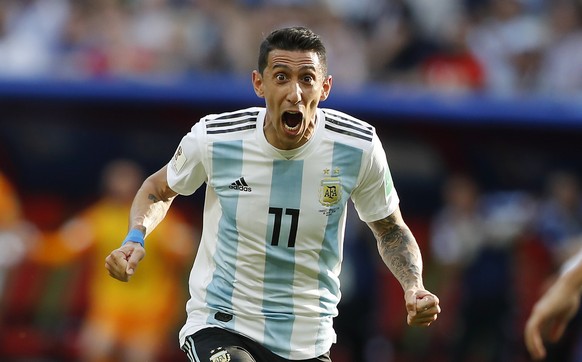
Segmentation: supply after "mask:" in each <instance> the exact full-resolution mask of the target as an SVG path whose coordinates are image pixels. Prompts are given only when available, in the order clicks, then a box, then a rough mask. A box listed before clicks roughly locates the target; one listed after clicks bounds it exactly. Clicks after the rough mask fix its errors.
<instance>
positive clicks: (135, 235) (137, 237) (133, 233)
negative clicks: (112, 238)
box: [121, 228, 145, 248]
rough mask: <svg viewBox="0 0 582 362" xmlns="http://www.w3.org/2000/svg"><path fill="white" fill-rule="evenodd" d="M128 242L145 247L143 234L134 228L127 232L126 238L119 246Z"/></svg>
mask: <svg viewBox="0 0 582 362" xmlns="http://www.w3.org/2000/svg"><path fill="white" fill-rule="evenodd" d="M129 242H133V243H138V244H140V245H141V247H142V248H144V247H145V233H144V232H143V231H142V230H139V229H135V228H132V229H130V230H129V232H128V233H127V236H126V237H125V239H124V240H123V243H121V246H123V245H125V244H127V243H129Z"/></svg>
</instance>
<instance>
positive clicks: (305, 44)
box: [258, 26, 327, 74]
mask: <svg viewBox="0 0 582 362" xmlns="http://www.w3.org/2000/svg"><path fill="white" fill-rule="evenodd" d="M275 49H279V50H289V51H305V52H309V51H313V52H315V53H316V54H317V56H318V57H319V60H320V62H321V65H322V66H323V73H324V74H327V56H326V50H325V46H324V45H323V42H322V41H321V38H320V37H319V35H317V34H315V33H314V32H313V31H311V30H310V29H308V28H305V27H302V26H296V27H290V28H282V29H277V30H274V31H273V32H271V34H269V35H268V36H267V37H266V38H265V40H263V42H262V43H261V46H260V48H259V64H258V66H259V72H260V73H261V74H263V71H264V70H265V68H266V67H267V63H268V57H269V53H270V52H271V51H272V50H275Z"/></svg>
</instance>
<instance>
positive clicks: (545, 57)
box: [0, 0, 582, 362]
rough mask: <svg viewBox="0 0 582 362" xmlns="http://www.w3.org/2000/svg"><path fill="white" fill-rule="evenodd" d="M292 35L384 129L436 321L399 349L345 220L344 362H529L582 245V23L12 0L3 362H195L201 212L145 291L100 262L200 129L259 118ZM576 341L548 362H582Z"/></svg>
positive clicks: (416, 11) (244, 0)
mask: <svg viewBox="0 0 582 362" xmlns="http://www.w3.org/2000/svg"><path fill="white" fill-rule="evenodd" d="M287 25H306V26H309V27H311V28H312V29H313V30H314V31H316V32H317V33H319V34H320V35H321V36H322V37H323V39H324V41H325V43H326V44H327V47H328V53H329V57H328V59H329V71H330V73H331V74H332V75H333V77H334V89H333V92H332V93H331V96H330V98H329V99H328V100H327V101H325V102H324V103H323V104H322V106H324V107H330V108H337V109H339V110H342V111H345V112H347V113H350V114H352V115H354V116H356V117H360V118H362V119H364V120H366V121H368V122H370V123H371V124H373V125H374V126H375V127H376V129H377V131H378V133H379V135H380V137H381V138H382V140H383V142H384V145H385V149H386V153H387V156H388V159H389V162H390V165H391V169H392V174H393V178H394V181H395V184H396V187H397V189H398V191H399V194H400V198H401V208H402V210H403V213H404V216H405V219H406V220H407V222H408V224H409V226H410V227H411V229H412V230H413V232H414V233H415V235H416V237H417V239H418V242H419V244H420V247H421V249H422V253H423V256H424V261H425V284H426V287H427V288H428V289H429V290H431V291H433V292H435V293H436V294H437V295H438V296H439V297H440V299H441V306H442V309H443V312H442V314H441V316H440V317H439V320H438V322H436V323H435V324H434V325H433V326H431V327H430V328H428V329H412V328H408V327H407V326H406V322H405V309H404V303H403V296H402V291H401V289H400V286H399V285H398V283H397V282H396V281H395V280H394V278H393V277H392V275H391V274H390V273H389V271H388V270H387V268H386V267H385V266H384V265H383V264H382V262H381V260H380V258H379V256H378V255H377V251H376V249H375V242H374V240H373V237H372V235H371V232H370V231H369V230H368V229H367V227H366V226H365V224H363V223H361V222H360V221H359V220H357V216H356V215H355V213H354V212H352V213H351V214H350V219H349V224H348V229H347V235H346V246H345V262H344V267H343V272H342V290H343V300H342V303H341V304H340V316H339V317H338V318H337V319H336V322H335V325H336V329H337V332H338V343H337V344H336V345H334V347H333V349H332V357H333V360H334V362H368V361H375V362H390V361H411V362H414V361H424V362H426V361H443V362H444V361H502V362H505V361H507V362H515V361H517V362H519V361H528V360H529V359H528V356H527V354H526V352H525V350H524V346H523V342H522V331H523V326H524V322H525V319H526V318H527V315H528V314H529V311H530V309H531V307H532V305H533V303H534V302H535V300H536V299H537V297H538V296H539V295H540V294H541V293H542V292H543V290H544V289H545V288H547V286H548V284H549V283H551V281H552V280H553V278H554V277H555V275H556V273H557V272H559V269H560V267H561V266H562V265H563V264H564V262H566V261H567V260H568V258H569V257H570V256H571V255H573V253H575V252H576V251H577V250H578V249H579V247H580V245H581V244H580V243H581V241H582V204H581V201H582V199H581V193H580V192H581V191H580V184H579V182H580V177H582V173H581V172H582V163H581V162H580V155H581V154H582V152H581V151H582V141H581V139H582V101H581V100H580V96H581V95H582V2H581V1H579V0H440V1H431V0H359V1H350V0H312V1H309V0H0V360H1V361H47V362H48V361H124V362H125V361H186V359H185V356H184V355H183V354H182V352H180V351H179V349H178V342H177V337H176V336H177V331H178V329H179V328H180V327H181V325H182V322H183V320H184V317H185V315H184V312H183V310H184V303H185V300H186V297H187V296H186V292H187V290H186V283H187V273H188V271H189V268H190V265H191V263H192V260H193V258H194V255H195V253H196V248H197V242H198V239H199V231H200V230H199V228H200V221H201V209H202V202H203V192H202V191H201V190H199V191H198V192H197V193H196V194H194V195H193V196H191V197H188V198H180V199H178V200H177V201H176V203H175V207H174V208H173V209H172V211H171V214H170V216H169V218H168V220H166V221H164V224H163V225H164V226H163V227H161V228H162V229H165V230H160V232H159V234H158V235H152V237H151V239H148V254H149V257H147V258H146V260H147V264H146V263H145V262H144V264H143V266H140V268H142V269H141V270H140V273H141V274H140V273H138V275H142V276H143V277H142V278H141V279H138V275H136V277H135V279H133V280H132V282H131V283H129V284H121V283H117V284H116V283H115V282H114V281H112V280H111V279H110V278H109V277H108V276H107V273H106V272H105V269H104V268H103V260H104V257H105V255H107V253H108V252H109V251H110V250H112V249H114V248H115V247H117V246H118V245H119V243H120V242H121V240H122V239H123V237H124V235H125V233H126V228H127V212H128V208H129V203H130V200H131V196H132V195H133V193H134V192H135V190H136V188H137V187H139V184H140V183H141V181H142V180H143V178H144V177H145V176H146V175H148V174H149V173H151V172H154V171H156V170H157V169H158V168H160V167H161V166H162V165H164V164H165V163H167V162H168V160H169V159H170V157H171V156H172V154H173V152H174V150H175V148H176V147H177V145H178V143H179V141H180V139H181V137H182V136H183V135H184V134H185V133H186V132H188V130H189V129H190V127H191V126H192V125H193V124H194V123H195V122H196V121H197V120H198V119H199V118H200V117H202V116H204V115H205V114H208V113H215V112H223V111H228V110H235V109H237V108H241V107H247V106H254V105H258V106H260V105H262V101H261V100H260V99H258V98H256V96H255V95H254V92H253V90H252V87H251V83H250V79H251V78H250V73H251V71H252V70H253V69H254V68H255V63H256V57H257V52H258V45H259V43H260V41H261V40H262V38H263V37H264V36H265V35H266V34H268V33H269V32H270V31H271V30H273V29H274V28H276V27H280V26H287ZM352 211H353V210H352ZM142 280H143V282H142ZM581 328H582V324H581V323H580V318H576V319H574V320H573V322H572V323H571V325H570V326H569V329H568V334H567V337H566V338H564V339H563V340H562V341H561V342H560V343H558V344H556V345H554V346H552V347H551V348H550V354H549V358H548V360H552V361H582V339H581V338H582V334H580V330H581Z"/></svg>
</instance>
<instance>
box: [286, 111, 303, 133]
mask: <svg viewBox="0 0 582 362" xmlns="http://www.w3.org/2000/svg"><path fill="white" fill-rule="evenodd" d="M282 119H283V125H285V128H286V129H287V130H288V131H297V129H299V126H301V122H302V121H303V113H301V112H294V111H287V112H284V113H283V117H282Z"/></svg>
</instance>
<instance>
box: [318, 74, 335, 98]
mask: <svg viewBox="0 0 582 362" xmlns="http://www.w3.org/2000/svg"><path fill="white" fill-rule="evenodd" d="M332 83H333V82H332V78H331V75H328V76H327V79H326V80H324V81H323V90H322V92H321V96H320V97H319V100H320V101H325V100H326V99H327V97H329V92H331V84H332Z"/></svg>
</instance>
